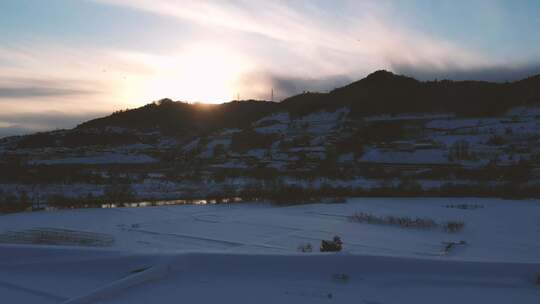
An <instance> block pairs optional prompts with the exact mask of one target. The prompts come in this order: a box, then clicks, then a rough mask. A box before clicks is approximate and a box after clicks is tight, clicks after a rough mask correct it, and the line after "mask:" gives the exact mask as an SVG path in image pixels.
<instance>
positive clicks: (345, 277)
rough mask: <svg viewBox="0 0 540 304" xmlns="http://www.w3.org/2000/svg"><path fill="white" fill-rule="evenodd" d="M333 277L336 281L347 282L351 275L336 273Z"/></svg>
mask: <svg viewBox="0 0 540 304" xmlns="http://www.w3.org/2000/svg"><path fill="white" fill-rule="evenodd" d="M332 278H333V279H334V281H338V282H342V283H347V282H348V281H349V275H348V274H346V273H336V274H334V275H333V276H332Z"/></svg>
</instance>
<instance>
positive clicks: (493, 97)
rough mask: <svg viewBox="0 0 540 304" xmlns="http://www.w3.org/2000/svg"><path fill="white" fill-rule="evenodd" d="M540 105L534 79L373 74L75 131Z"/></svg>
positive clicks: (168, 130) (182, 128)
mask: <svg viewBox="0 0 540 304" xmlns="http://www.w3.org/2000/svg"><path fill="white" fill-rule="evenodd" d="M533 103H540V76H534V77H530V78H527V79H523V80H520V81H516V82H512V83H490V82H482V81H450V80H442V81H427V82H421V81H418V80H416V79H414V78H411V77H406V76H401V75H395V74H393V73H391V72H388V71H377V72H374V73H372V74H370V75H368V76H367V77H366V78H364V79H362V80H359V81H356V82H353V83H351V84H349V85H347V86H344V87H341V88H337V89H335V90H333V91H331V92H329V93H312V92H307V93H303V94H299V95H296V96H292V97H289V98H287V99H285V100H283V101H282V102H281V103H274V102H269V101H255V100H249V101H232V102H229V103H224V104H220V105H205V104H188V103H183V102H174V101H172V100H170V99H163V100H161V101H159V102H155V103H151V104H148V105H146V106H143V107H141V108H137V109H132V110H127V111H120V112H116V113H114V114H112V115H110V116H107V117H103V118H99V119H95V120H91V121H88V122H85V123H83V124H81V125H80V126H78V127H77V129H88V128H98V129H100V128H105V127H122V128H130V129H136V130H160V131H162V132H164V133H165V134H170V135H173V134H174V135H180V136H182V135H186V134H188V133H189V134H204V133H208V132H212V131H215V130H218V129H222V128H242V127H244V126H247V125H249V124H250V123H252V122H254V121H256V120H258V119H260V118H262V117H264V116H266V115H268V114H270V113H273V112H283V111H287V112H289V113H291V114H292V115H293V116H298V115H306V114H309V113H313V112H316V111H320V110H330V111H331V110H334V109H337V108H341V107H348V108H350V109H351V114H352V115H353V116H367V115H373V114H400V113H411V112H416V113H434V112H451V113H456V114H457V115H462V116H490V115H497V114H501V113H503V112H505V111H507V110H508V109H510V108H512V107H515V106H523V105H530V104H533Z"/></svg>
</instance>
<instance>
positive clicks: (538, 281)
mask: <svg viewBox="0 0 540 304" xmlns="http://www.w3.org/2000/svg"><path fill="white" fill-rule="evenodd" d="M536 284H537V285H540V274H539V275H537V276H536Z"/></svg>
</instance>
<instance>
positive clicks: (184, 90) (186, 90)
mask: <svg viewBox="0 0 540 304" xmlns="http://www.w3.org/2000/svg"><path fill="white" fill-rule="evenodd" d="M143 60H145V61H146V62H145V63H146V65H148V66H149V67H151V69H152V70H153V71H152V72H151V73H149V74H144V75H140V76H138V77H132V79H131V80H130V81H129V82H127V83H126V85H125V90H126V94H125V96H124V98H125V99H126V100H131V101H133V100H146V101H148V100H158V99H161V98H171V99H173V100H181V101H188V102H205V103H220V102H226V101H230V100H232V99H233V97H234V96H235V95H236V93H237V92H236V91H235V87H234V85H235V83H236V79H237V78H238V77H240V75H241V74H242V73H243V71H244V67H245V65H244V64H243V63H242V60H241V59H240V58H239V57H238V56H236V55H234V54H232V53H229V52H226V51H224V50H222V49H220V48H218V47H204V48H203V47H198V48H195V49H191V50H189V51H187V52H183V53H180V54H175V55H174V56H162V57H152V58H144V59H143Z"/></svg>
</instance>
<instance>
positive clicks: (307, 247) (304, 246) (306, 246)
mask: <svg viewBox="0 0 540 304" xmlns="http://www.w3.org/2000/svg"><path fill="white" fill-rule="evenodd" d="M298 251H300V252H312V251H313V247H312V246H311V244H310V243H307V244H301V245H299V246H298Z"/></svg>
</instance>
